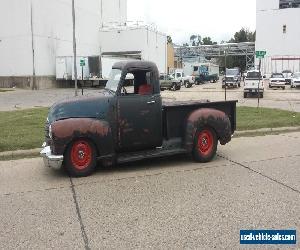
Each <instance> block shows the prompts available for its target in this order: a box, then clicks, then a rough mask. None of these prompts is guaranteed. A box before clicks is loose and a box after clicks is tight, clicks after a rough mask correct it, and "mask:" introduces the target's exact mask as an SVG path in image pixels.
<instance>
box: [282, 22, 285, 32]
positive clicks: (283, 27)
mask: <svg viewBox="0 0 300 250" xmlns="http://www.w3.org/2000/svg"><path fill="white" fill-rule="evenodd" d="M282 32H283V34H285V33H286V25H285V24H284V25H283V26H282Z"/></svg>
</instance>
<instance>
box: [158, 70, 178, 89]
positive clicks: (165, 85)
mask: <svg viewBox="0 0 300 250" xmlns="http://www.w3.org/2000/svg"><path fill="white" fill-rule="evenodd" d="M159 85H160V90H172V91H176V90H180V89H181V82H180V81H179V80H178V79H175V78H174V77H173V76H172V75H168V74H160V75H159Z"/></svg>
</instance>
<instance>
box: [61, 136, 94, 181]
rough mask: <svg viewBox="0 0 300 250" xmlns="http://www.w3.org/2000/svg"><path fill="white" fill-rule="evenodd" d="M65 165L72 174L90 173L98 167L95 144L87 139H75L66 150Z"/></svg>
mask: <svg viewBox="0 0 300 250" xmlns="http://www.w3.org/2000/svg"><path fill="white" fill-rule="evenodd" d="M65 163H66V164H65V167H66V169H67V171H68V172H69V174H70V175H71V176H75V177H82V176H88V175H90V174H91V173H92V172H93V171H94V169H95V167H96V150H95V146H94V144H92V143H91V142H90V141H88V140H85V139H80V140H77V141H74V142H73V143H72V144H71V145H70V146H69V148H68V150H67V152H66V161H65Z"/></svg>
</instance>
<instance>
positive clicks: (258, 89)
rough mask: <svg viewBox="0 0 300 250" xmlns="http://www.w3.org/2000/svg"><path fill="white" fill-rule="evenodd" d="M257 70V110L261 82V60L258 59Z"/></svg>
mask: <svg viewBox="0 0 300 250" xmlns="http://www.w3.org/2000/svg"><path fill="white" fill-rule="evenodd" d="M258 67H259V68H258V70H259V81H258V88H257V91H258V98H257V108H259V98H260V81H261V58H259V66H258Z"/></svg>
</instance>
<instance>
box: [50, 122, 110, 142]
mask: <svg viewBox="0 0 300 250" xmlns="http://www.w3.org/2000/svg"><path fill="white" fill-rule="evenodd" d="M52 131H53V135H54V136H55V137H57V138H67V137H70V136H72V135H73V133H74V131H76V132H79V133H80V134H87V133H91V134H95V135H98V136H107V135H108V133H109V132H110V128H109V127H108V126H106V125H105V124H103V122H101V121H99V120H96V119H90V118H71V119H67V120H60V121H56V122H54V123H53V124H52Z"/></svg>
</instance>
